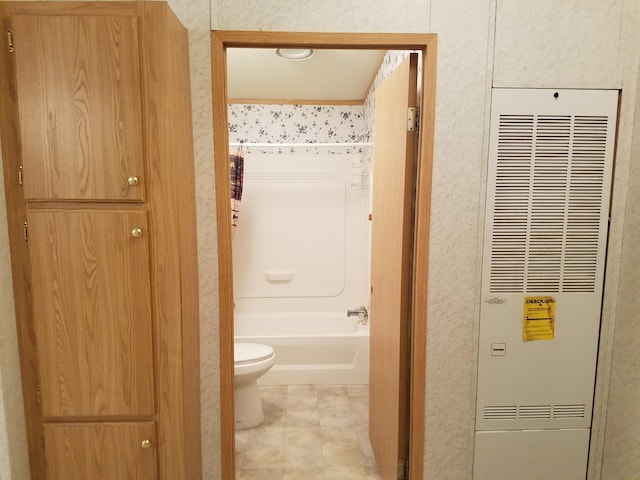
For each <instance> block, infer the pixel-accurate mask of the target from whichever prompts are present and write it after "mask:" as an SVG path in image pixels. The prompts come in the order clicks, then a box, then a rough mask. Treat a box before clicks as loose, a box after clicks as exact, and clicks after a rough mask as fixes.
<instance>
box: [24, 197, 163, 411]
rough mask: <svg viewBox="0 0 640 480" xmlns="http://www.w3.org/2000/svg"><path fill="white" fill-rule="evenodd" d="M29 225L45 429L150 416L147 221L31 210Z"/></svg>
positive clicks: (104, 213)
mask: <svg viewBox="0 0 640 480" xmlns="http://www.w3.org/2000/svg"><path fill="white" fill-rule="evenodd" d="M28 225H29V250H30V253H31V265H32V272H33V274H32V278H33V287H32V288H33V315H34V324H35V331H36V340H37V344H38V360H39V371H40V382H41V383H40V388H41V399H42V415H43V417H44V418H45V421H47V420H51V419H53V418H56V419H57V420H60V421H64V419H65V417H89V416H91V417H95V416H118V417H131V416H150V415H153V413H154V402H153V332H152V316H151V294H150V291H151V289H150V283H149V282H150V280H149V278H150V277H149V250H148V244H147V241H148V237H149V233H148V231H147V228H146V226H147V217H146V212H144V211H139V210H135V211H116V210H90V209H87V210H32V211H30V212H29V214H28Z"/></svg>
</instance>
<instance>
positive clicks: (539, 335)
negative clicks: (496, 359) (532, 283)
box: [522, 297, 556, 342]
mask: <svg viewBox="0 0 640 480" xmlns="http://www.w3.org/2000/svg"><path fill="white" fill-rule="evenodd" d="M555 323H556V300H555V298H553V297H525V299H524V319H523V324H522V340H523V341H524V342H531V341H533V340H553V338H554V333H555Z"/></svg>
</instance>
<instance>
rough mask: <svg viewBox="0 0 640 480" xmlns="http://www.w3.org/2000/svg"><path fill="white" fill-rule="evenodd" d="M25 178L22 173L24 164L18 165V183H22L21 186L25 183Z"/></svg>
mask: <svg viewBox="0 0 640 480" xmlns="http://www.w3.org/2000/svg"><path fill="white" fill-rule="evenodd" d="M23 180H24V178H23V175H22V165H20V166H19V167H18V185H20V186H21V187H22V185H23Z"/></svg>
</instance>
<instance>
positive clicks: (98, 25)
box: [11, 15, 144, 200]
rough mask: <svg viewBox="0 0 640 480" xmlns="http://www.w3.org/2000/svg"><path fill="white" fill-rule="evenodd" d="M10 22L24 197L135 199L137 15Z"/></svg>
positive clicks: (138, 190)
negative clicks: (12, 39)
mask: <svg viewBox="0 0 640 480" xmlns="http://www.w3.org/2000/svg"><path fill="white" fill-rule="evenodd" d="M11 23H12V32H13V38H14V44H15V46H16V48H15V53H14V55H15V62H16V67H17V68H16V70H17V88H18V103H19V109H20V118H21V119H22V128H21V143H22V149H23V165H24V191H25V198H28V199H83V200H90V199H93V200H100V199H105V200H122V199H128V200H139V199H142V198H143V197H144V196H143V192H144V190H143V188H142V186H143V180H144V178H143V175H142V165H143V159H142V145H141V139H142V117H141V104H140V102H141V100H140V62H139V57H138V52H139V48H138V32H137V24H136V19H135V18H134V17H117V16H106V15H103V16H62V15H15V16H14V17H13V18H12V22H11ZM133 176H136V177H138V178H139V179H140V183H139V184H138V185H137V186H131V185H129V184H128V182H127V180H128V178H129V177H133Z"/></svg>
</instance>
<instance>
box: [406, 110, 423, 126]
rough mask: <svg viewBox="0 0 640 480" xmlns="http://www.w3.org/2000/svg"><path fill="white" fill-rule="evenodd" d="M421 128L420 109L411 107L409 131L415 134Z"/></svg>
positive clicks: (408, 113) (408, 123)
mask: <svg viewBox="0 0 640 480" xmlns="http://www.w3.org/2000/svg"><path fill="white" fill-rule="evenodd" d="M419 126H420V109H419V108H417V107H409V109H408V110H407V131H408V132H413V131H415V130H416V129H417V128H418V127H419Z"/></svg>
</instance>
